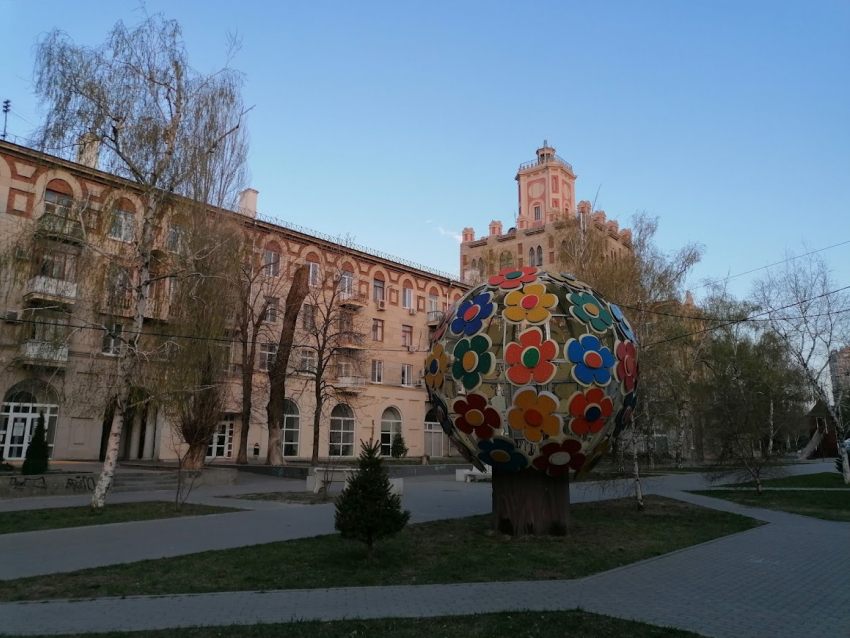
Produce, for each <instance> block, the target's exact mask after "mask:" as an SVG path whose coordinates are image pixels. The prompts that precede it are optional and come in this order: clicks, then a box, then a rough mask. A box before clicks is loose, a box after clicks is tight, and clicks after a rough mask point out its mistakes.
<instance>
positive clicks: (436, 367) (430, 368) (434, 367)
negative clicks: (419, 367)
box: [428, 359, 440, 374]
mask: <svg viewBox="0 0 850 638" xmlns="http://www.w3.org/2000/svg"><path fill="white" fill-rule="evenodd" d="M439 368H440V366H439V364H438V363H437V360H436V359H431V363H429V364H428V372H430V373H431V374H437V371H438V370H439Z"/></svg>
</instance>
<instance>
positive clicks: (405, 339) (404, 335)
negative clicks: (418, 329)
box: [401, 326, 413, 348]
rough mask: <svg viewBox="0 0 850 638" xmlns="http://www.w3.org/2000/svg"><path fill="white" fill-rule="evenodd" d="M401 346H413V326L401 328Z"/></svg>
mask: <svg viewBox="0 0 850 638" xmlns="http://www.w3.org/2000/svg"><path fill="white" fill-rule="evenodd" d="M401 345H403V346H405V347H408V348H409V347H410V346H412V345H413V326H402V327H401Z"/></svg>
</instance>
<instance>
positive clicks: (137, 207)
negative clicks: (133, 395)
mask: <svg viewBox="0 0 850 638" xmlns="http://www.w3.org/2000/svg"><path fill="white" fill-rule="evenodd" d="M96 166H97V158H96V156H93V155H92V153H91V152H89V153H82V154H81V156H80V157H79V158H78V162H69V161H66V160H63V159H60V158H57V157H53V156H49V155H45V154H43V153H40V152H37V151H34V150H32V149H29V148H25V147H22V146H18V145H15V144H11V143H8V142H0V254H1V255H2V256H3V259H2V262H0V263H2V270H0V279H1V280H2V297H0V393H2V400H3V402H2V411H1V412H0V455H2V457H3V458H5V459H9V460H14V459H21V458H23V456H24V454H25V451H26V447H27V445H28V442H29V439H30V437H31V435H32V432H33V430H34V428H35V423H36V420H37V418H38V414H39V413H42V414H44V415H45V418H46V420H47V425H48V442H49V445H50V449H51V453H52V458H53V459H63V460H64V459H97V458H102V456H103V453H104V450H105V443H106V435H107V433H108V429H109V426H110V421H111V418H110V414H109V412H110V409H109V403H110V397H111V396H113V395H114V393H115V390H116V379H117V375H116V360H117V357H116V356H115V355H116V353H117V352H118V348H119V344H120V341H121V335H122V331H126V330H128V329H129V326H130V325H131V322H132V313H133V306H132V304H130V303H126V302H121V303H117V304H116V303H111V304H106V303H104V299H105V298H108V297H109V296H110V294H111V293H112V292H113V289H114V288H115V279H111V278H110V277H111V275H110V274H109V272H107V271H108V270H109V269H108V268H107V266H106V264H107V262H108V261H109V258H110V256H111V255H113V256H114V255H120V252H121V249H122V246H126V245H127V244H128V243H130V242H132V240H133V236H134V232H136V229H137V226H138V221H139V217H140V213H141V211H142V210H143V205H142V201H141V198H140V197H139V196H138V195H137V193H136V189H135V188H134V185H133V183H132V182H128V181H126V180H122V179H119V178H117V177H115V176H113V175H110V174H107V173H104V172H102V171H100V170H98V169H97V168H96ZM220 212H221V213H222V214H224V215H226V216H229V217H232V219H233V220H235V221H236V222H237V223H238V224H239V225H240V228H241V229H242V232H243V233H244V235H245V237H246V239H247V240H248V241H250V242H251V243H252V244H253V246H254V247H255V250H256V252H257V255H258V259H259V260H261V262H262V264H263V276H262V277H260V278H258V279H257V280H256V285H257V286H259V287H260V289H259V290H258V297H259V298H265V299H266V300H267V301H268V302H267V304H266V306H265V311H264V314H263V326H262V330H261V332H260V335H259V339H258V356H257V360H256V362H255V365H254V366H253V371H252V376H251V378H252V380H253V387H254V400H253V406H254V409H253V414H252V417H251V420H250V423H247V424H243V423H242V422H241V418H240V416H239V415H240V413H241V394H240V387H241V379H242V361H241V355H240V352H241V348H239V347H237V346H238V345H239V344H236V343H234V344H227V343H224V344H223V346H224V347H226V348H229V349H230V354H229V357H230V364H229V366H228V374H229V378H228V385H229V389H228V403H227V409H226V411H225V413H224V414H222V419H221V423H220V425H219V430H218V432H217V434H216V435H215V436H214V437H213V439H212V440H211V441H210V445H209V448H208V451H207V454H208V460H209V461H211V462H212V461H217V462H226V461H228V460H230V459H235V457H236V455H237V452H238V446H239V441H240V431H241V429H242V428H243V427H247V428H248V455H249V457H253V456H254V452H255V450H257V451H258V453H259V457H260V458H265V455H266V446H267V442H268V429H267V426H266V418H265V406H266V402H267V399H268V395H267V391H266V389H267V385H268V374H267V370H268V368H269V365H270V364H271V362H272V361H273V360H274V357H275V356H276V343H277V340H278V338H279V333H280V329H281V323H282V312H280V305H279V304H280V303H281V302H282V301H283V300H284V299H285V297H286V292H287V290H288V284H289V281H290V278H291V276H292V274H293V272H294V270H295V268H296V267H298V266H299V265H301V264H307V265H308V267H309V273H310V275H309V280H310V284H311V294H314V293H315V294H314V297H316V298H317V299H318V296H317V294H318V291H320V290H321V289H322V286H323V285H324V284H323V282H326V281H328V277H327V274H328V273H333V276H334V277H335V281H337V282H338V285H339V294H338V295H337V296H336V297H335V298H334V301H333V303H334V304H335V307H336V310H337V311H338V312H339V315H340V316H341V317H342V320H343V321H346V322H348V325H349V328H348V332H349V336H350V339H349V340H348V341H347V342H346V343H343V344H341V345H340V344H337V349H336V352H335V357H334V361H333V365H332V366H331V367H330V368H329V370H330V371H329V373H328V375H330V377H331V378H330V379H329V386H330V387H331V388H332V390H330V391H329V399H328V400H327V402H326V406H325V409H324V410H323V411H322V414H321V415H320V437H319V455H320V456H321V457H328V456H333V457H353V456H356V455H357V453H358V451H359V441H360V440H368V439H376V440H381V442H382V445H383V451H384V453H387V454H388V453H389V448H390V444H391V442H392V438H393V436H394V435H395V433H397V432H401V433H402V434H403V436H404V439H405V442H406V444H407V446H408V447H409V454H410V455H413V456H418V455H422V454H428V455H430V456H445V455H448V454H450V450H449V445H448V441H447V439H446V437H445V435H444V434H443V433H442V430H441V428H440V426H439V424H438V423H437V422H436V418H434V416H433V414H432V413H430V411H429V405H428V403H427V395H426V392H425V389H424V387H423V384H422V381H421V379H422V367H423V362H424V359H425V356H426V353H427V350H428V340H429V334H430V331H432V330H433V329H434V328H435V327H436V326H437V324H438V323H439V321H440V320H441V319H442V317H443V314H444V313H445V312H446V309H447V308H448V307H449V306H450V305H451V304H452V303H454V301H456V300H457V299H459V298H460V296H461V295H462V294H463V293H464V292H465V291H466V290H467V289H468V286H467V285H465V284H463V283H460V282H459V281H457V278H456V277H453V276H452V275H451V274H449V273H441V272H437V271H434V270H432V269H429V268H426V267H423V266H420V265H417V264H413V263H409V262H406V261H405V260H402V259H398V258H395V257H392V256H389V255H385V254H382V253H379V252H377V251H374V250H371V249H368V248H365V247H362V246H357V245H353V244H351V243H350V242H344V241H343V242H340V241H339V240H338V239H335V238H332V237H328V236H324V235H322V234H320V233H316V232H313V231H310V230H308V229H305V228H301V227H299V226H296V225H293V224H288V223H285V222H280V221H276V220H273V219H270V218H265V217H262V216H260V215H258V214H257V191H254V190H251V189H249V190H247V191H245V192H244V193H243V194H242V200H241V202H240V207H239V210H238V211H235V212H231V211H220ZM163 226H164V227H163V228H158V229H157V235H156V237H157V239H156V241H157V250H158V251H159V253H161V255H162V259H163V260H166V259H167V258H168V254H169V252H172V251H174V250H176V249H177V246H179V244H180V232H179V231H180V229H179V225H177V224H176V223H175V224H172V223H169V224H163ZM30 239H32V241H29V240H30ZM163 281H164V280H163ZM158 283H159V282H158ZM168 299H169V295H168V294H166V291H157V292H156V294H155V296H154V303H151V304H149V306H148V310H147V311H146V313H145V318H144V331H145V332H149V333H150V334H152V335H158V336H163V335H165V336H167V335H168V330H169V305H168ZM309 299H310V297H308V301H307V302H305V306H310V305H311V302H310V301H309ZM320 315H321V313H320V312H319V313H318V315H317V314H316V309H315V308H313V309H312V310H311V308H308V307H305V308H304V309H303V312H302V316H301V317H300V318H299V330H298V332H297V334H296V346H297V347H296V349H295V351H294V354H293V356H292V358H291V360H290V377H289V381H288V385H287V395H288V397H289V398H288V399H287V401H286V403H285V406H284V407H285V413H286V418H285V428H284V432H283V454H284V457H285V458H288V459H299V458H300V459H309V458H310V457H311V455H312V452H313V416H314V400H313V398H312V397H313V394H314V392H313V389H312V388H313V383H314V380H315V360H313V359H312V358H311V357H313V356H314V355H312V354H311V350H310V347H309V329H310V326H311V325H313V324H314V322H315V320H316V316H320ZM169 421H170V418H169V415H168V413H167V412H166V411H165V410H164V409H162V408H157V407H156V405H155V404H154V403H151V404H150V405H148V406H147V407H146V408H145V409H144V410H139V411H138V413H134V414H133V415H132V418H130V419H128V421H127V424H126V426H125V431H124V435H123V441H122V449H121V453H120V456H121V458H122V459H131V460H132V459H163V460H167V459H172V458H174V457H175V455H176V454H177V452H178V451H179V447H180V446H179V442H178V441H177V440H176V438H175V434H174V430H173V428H172V427H171V425H170V422H169Z"/></svg>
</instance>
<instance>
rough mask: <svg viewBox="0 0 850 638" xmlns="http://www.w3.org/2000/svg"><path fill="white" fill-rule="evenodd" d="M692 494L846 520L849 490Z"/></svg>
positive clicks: (849, 515)
mask: <svg viewBox="0 0 850 638" xmlns="http://www.w3.org/2000/svg"><path fill="white" fill-rule="evenodd" d="M694 494H704V495H705V496H713V497H714V498H723V499H726V500H727V501H733V502H735V503H740V504H741V505H748V506H750V507H763V508H765V509H769V510H781V511H783V512H791V513H792V514H802V515H803V516H812V517H814V518H822V519H824V520H827V521H842V522H850V492H842V491H833V490H824V491H816V490H809V491H803V490H782V491H776V492H772V491H766V492H762V493H761V496H759V494H757V493H756V491H755V490H752V491H750V490H701V491H695V492H694Z"/></svg>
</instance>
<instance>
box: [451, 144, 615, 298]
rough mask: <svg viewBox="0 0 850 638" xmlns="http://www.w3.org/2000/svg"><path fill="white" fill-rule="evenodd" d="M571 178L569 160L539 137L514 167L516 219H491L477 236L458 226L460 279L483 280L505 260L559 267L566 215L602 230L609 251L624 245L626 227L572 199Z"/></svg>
mask: <svg viewBox="0 0 850 638" xmlns="http://www.w3.org/2000/svg"><path fill="white" fill-rule="evenodd" d="M576 179H577V176H576V174H575V172H574V171H573V167H572V165H571V164H570V163H569V162H567V161H565V160H564V159H562V158H561V157H559V156H558V155H557V154H556V153H555V149H554V148H553V147H551V146H549V144H548V142H546V141H545V140H544V142H543V146H542V147H541V148H538V149H537V153H536V158H535V159H534V160H532V161H530V162H525V163H523V164H520V166H519V169H518V170H517V174H516V181H517V189H518V197H517V207H518V208H517V217H516V223H515V224H514V225H512V226H511V227H510V228H508V229H507V230H505V229H504V227H503V224H502V222H501V221H496V220H493V221H491V222H490V225H489V228H488V232H487V234H486V235H483V236H479V237H477V238H476V235H475V229H474V228H471V227H467V228H464V229H463V234H462V240H463V242H462V243H461V248H460V272H461V273H462V275H463V278H464V281H466V282H467V283H470V284H472V283H476V282H479V281H483V280H484V279H486V278H487V277H488V276H490V275H493V274H495V273H497V272H498V271H499V270H501V269H503V268H508V267H510V266H516V267H520V268H521V267H523V266H536V267H538V268H541V269H543V270H560V269H563V268H564V267H565V263H564V262H565V259H564V253H565V252H566V251H565V250H564V245H563V244H564V241H565V235H564V233H565V227H566V224H565V222H566V221H568V220H575V221H576V222H577V223H578V225H579V226H580V228H581V229H582V231H584V232H595V233H600V234H602V235H604V236H605V237H606V240H607V249H608V252H609V253H610V255H611V257H616V256H618V255H622V254H623V252H624V251H630V250H631V249H632V232H631V230H629V229H622V230H621V229H620V228H619V224H618V222H616V221H614V220H608V219H606V216H605V211H601V210H597V211H592V210H591V208H592V206H591V203H590V202H589V201H586V200H583V201H578V202H577V197H576ZM566 267H568V264H566Z"/></svg>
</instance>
